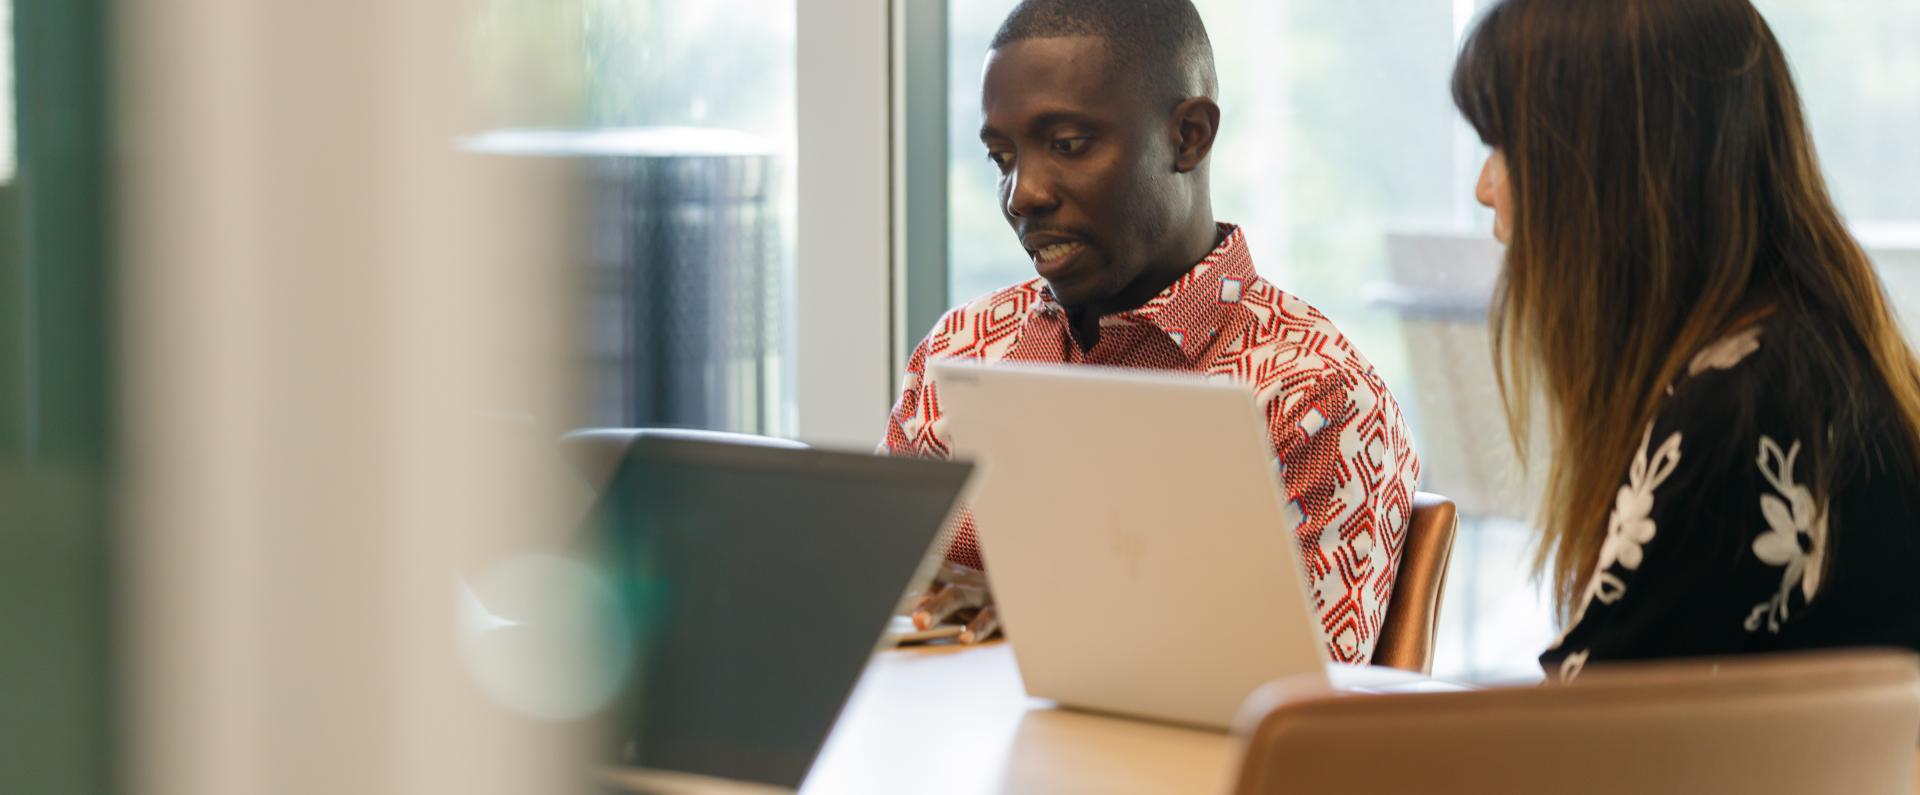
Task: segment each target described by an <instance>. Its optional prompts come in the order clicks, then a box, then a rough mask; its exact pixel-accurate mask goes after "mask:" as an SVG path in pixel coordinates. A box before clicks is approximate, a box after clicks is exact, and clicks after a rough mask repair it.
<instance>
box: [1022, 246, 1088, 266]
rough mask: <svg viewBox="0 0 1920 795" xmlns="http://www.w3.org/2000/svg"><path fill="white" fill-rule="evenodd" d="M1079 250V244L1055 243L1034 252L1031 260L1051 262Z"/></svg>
mask: <svg viewBox="0 0 1920 795" xmlns="http://www.w3.org/2000/svg"><path fill="white" fill-rule="evenodd" d="M1079 248H1080V244H1079V243H1055V244H1053V245H1051V246H1047V247H1046V248H1043V249H1040V250H1039V251H1036V252H1034V254H1033V258H1034V259H1037V260H1039V261H1041V262H1052V261H1054V260H1057V259H1060V258H1061V257H1064V256H1066V255H1068V254H1072V253H1073V252H1074V251H1076V250H1078V249H1079Z"/></svg>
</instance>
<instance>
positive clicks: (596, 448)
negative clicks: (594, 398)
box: [560, 428, 807, 492]
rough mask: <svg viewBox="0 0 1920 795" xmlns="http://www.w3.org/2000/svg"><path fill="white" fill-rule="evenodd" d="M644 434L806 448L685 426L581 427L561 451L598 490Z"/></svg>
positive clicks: (565, 438) (567, 437)
mask: <svg viewBox="0 0 1920 795" xmlns="http://www.w3.org/2000/svg"><path fill="white" fill-rule="evenodd" d="M643 436H649V437H665V438H670V439H692V440H695V441H705V442H728V443H731V444H752V445H759V446H762V447H784V448H788V449H794V450H804V449H806V447H807V446H806V445H804V444H801V443H799V442H796V441H792V440H789V439H775V438H773V437H771V436H753V435H750V434H744V433H726V432H722V431H697V430H688V429H683V428H581V429H579V430H576V431H572V432H570V433H568V434H567V435H565V436H562V437H560V454H561V455H562V456H564V457H565V458H566V459H567V461H568V463H571V464H572V465H573V467H574V471H576V472H579V473H580V477H581V478H582V479H584V480H585V481H586V482H587V485H589V486H591V487H593V489H594V491H596V492H597V491H599V490H600V487H602V486H604V485H606V483H607V481H608V480H609V479H611V478H612V477H613V471H614V469H616V468H618V467H619V466H620V459H622V458H625V457H626V455H627V448H629V447H632V446H633V441H634V440H635V439H639V438H640V437H643Z"/></svg>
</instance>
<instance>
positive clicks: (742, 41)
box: [467, 0, 795, 435]
mask: <svg viewBox="0 0 1920 795" xmlns="http://www.w3.org/2000/svg"><path fill="white" fill-rule="evenodd" d="M477 41H478V46H477V48H476V49H477V56H478V58H479V60H480V63H479V68H480V70H481V73H482V74H483V75H485V76H486V79H485V84H486V85H487V87H488V96H486V97H485V100H486V101H487V103H488V105H489V106H490V107H491V108H492V113H491V116H492V118H491V119H490V120H489V121H490V122H491V123H492V125H493V129H491V130H490V131H489V132H487V133H486V134H484V135H480V136H476V137H475V139H473V140H470V141H469V142H467V143H468V145H469V146H470V147H473V148H476V149H480V150H484V151H492V152H504V153H513V154H520V155H563V156H569V157H577V158H580V159H581V160H582V161H583V167H584V169H585V171H586V174H587V176H588V179H589V181H590V183H591V184H592V196H591V199H590V203H591V206H590V207H589V208H588V211H587V212H586V214H585V216H586V219H587V222H586V223H587V229H585V230H584V233H585V234H587V235H589V236H590V245H589V246H588V250H589V252H590V256H589V259H590V261H589V262H587V263H583V271H582V282H583V285H584V288H585V290H586V291H587V296H586V298H585V301H584V304H583V306H584V317H583V328H582V342H581V346H582V347H581V349H582V354H583V356H584V357H585V360H586V364H587V374H588V375H587V381H588V383H587V384H586V390H587V395H586V396H585V398H586V409H585V410H586V416H587V420H588V422H589V423H590V424H594V425H608V426H674V427H697V428H709V429H715V430H731V431H743V432H750V433H764V434H774V435H778V434H782V433H787V432H789V431H790V429H791V426H792V423H791V416H792V401H791V394H792V389H791V387H790V384H791V383H792V373H791V367H792V365H791V361H792V352H791V347H790V341H791V339H792V334H791V332H790V329H789V324H790V322H791V317H792V312H791V310H790V307H791V304H792V300H791V297H790V296H791V285H792V263H793V257H794V255H793V251H794V248H793V242H794V206H795V201H794V185H793V179H792V174H793V167H792V164H793V151H794V145H795V135H794V108H793V98H794V3H793V2H792V1H791V0H715V2H705V3H685V2H678V1H677V0H569V1H568V2H559V3H555V2H550V1H549V0H487V12H486V14H485V16H484V19H483V22H482V24H481V26H480V30H479V31H478V36H477Z"/></svg>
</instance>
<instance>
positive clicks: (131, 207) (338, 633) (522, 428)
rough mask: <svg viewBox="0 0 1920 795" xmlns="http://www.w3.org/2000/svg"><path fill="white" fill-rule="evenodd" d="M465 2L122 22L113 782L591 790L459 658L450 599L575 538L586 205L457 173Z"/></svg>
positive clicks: (465, 96)
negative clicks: (568, 469) (118, 642)
mask: <svg viewBox="0 0 1920 795" xmlns="http://www.w3.org/2000/svg"><path fill="white" fill-rule="evenodd" d="M470 12H471V9H469V8H468V7H467V5H466V4H465V3H463V2H459V0H410V1H409V2H394V0H326V1H325V2H295V3H261V2H257V0H126V1H125V2H123V3H122V4H121V5H120V8H119V15H118V18H117V21H116V26H115V27H116V29H117V31H118V35H119V37H120V41H119V44H118V52H117V56H118V58H117V60H118V64H117V65H118V67H119V70H120V72H119V75H118V78H119V80H120V83H119V91H118V94H119V97H120V99H119V105H118V108H117V113H118V116H119V119H118V121H119V122H120V123H121V124H120V129H121V131H122V137H121V140H120V142H119V143H120V149H121V151H122V152H123V153H124V154H125V160H124V162H122V163H120V164H119V169H120V175H121V176H122V177H123V178H124V185H125V188H126V190H125V192H124V198H123V201H122V202H121V205H120V210H121V213H122V218H123V224H122V229H121V233H122V235H123V238H122V240H123V242H122V251H123V253H124V256H125V263H126V264H125V267H124V268H123V269H122V272H123V273H124V274H125V276H126V281H125V285H124V290H123V292H122V306H123V319H124V322H123V324H122V329H123V335H124V344H123V346H122V349H123V351H124V355H125V360H124V362H123V376H124V381H123V383H124V387H125V389H124V390H123V401H124V402H123V409H124V416H125V418H126V428H125V434H126V443H127V447H126V449H127V458H126V461H127V473H126V474H127V477H128V483H129V491H128V496H127V499H126V500H125V502H124V505H122V506H121V511H122V514H123V517H124V526H125V527H126V530H127V533H126V538H127V539H128V543H127V545H126V548H125V555H124V560H125V567H126V572H125V573H126V579H125V583H126V585H125V588H124V590H123V597H124V600H125V602H124V607H125V609H124V610H123V611H122V615H123V616H124V617H125V626H124V628H123V637H124V640H125V643H124V659H125V660H127V664H126V670H127V672H128V679H127V682H126V695H127V701H128V703H129V704H130V707H129V710H130V711H129V713H128V714H127V715H126V716H125V717H126V720H125V721H124V723H123V725H124V727H125V729H126V733H125V736H126V738H127V751H128V757H127V758H128V760H129V763H128V764H127V765H126V769H125V781H126V784H127V789H128V791H130V792H136V793H156V794H166V795H173V794H176V793H177V794H178V795H188V794H189V793H191V794H192V795H229V794H231V795H241V794H242V793H245V794H246V795H255V794H256V793H265V792H272V793H288V794H297V793H361V794H373V793H441V792H446V793H456V792H457V793H525V792H564V791H568V790H569V789H574V788H579V785H580V784H581V783H582V775H583V774H584V773H585V772H587V771H589V770H590V768H588V767H587V766H584V765H581V764H579V763H580V761H581V759H580V757H581V756H582V754H584V753H585V752H587V751H589V750H591V747H590V746H591V742H590V737H588V736H587V735H585V734H584V731H585V730H584V729H583V728H581V727H580V726H578V725H572V724H566V723H558V722H549V721H543V720H539V719H535V718H531V717H526V716H524V715H523V714H522V713H517V712H514V711H513V710H511V709H509V708H508V707H506V706H503V705H501V704H498V703H495V702H494V701H492V700H490V699H489V698H488V697H487V696H486V695H484V694H483V692H482V690H481V689H480V688H479V687H478V686H476V684H475V680H474V677H473V676H471V675H469V674H468V672H467V668H466V666H465V665H464V664H463V662H462V660H461V658H460V656H459V652H458V651H457V650H458V648H459V643H458V642H457V638H456V637H455V621H454V617H455V609H456V607H457V605H458V604H459V602H458V596H459V583H460V582H461V578H462V577H472V576H476V575H479V574H481V573H483V572H485V571H487V570H489V569H490V568H492V567H496V566H497V564H500V563H502V562H503V561H508V560H512V559H515V558H516V557H518V556H524V555H527V554H530V553H534V552H539V551H541V550H546V549H550V548H555V547H558V546H559V545H561V544H562V543H564V540H565V537H564V533H565V531H566V530H567V529H568V528H566V526H565V522H564V521H559V520H558V517H560V516H561V515H562V513H563V512H564V511H563V506H564V505H565V500H564V498H566V497H568V496H577V495H568V494H567V493H565V490H564V488H563V486H565V485H566V484H565V483H564V482H563V481H562V478H564V477H565V473H564V472H563V471H561V470H560V469H559V468H558V467H557V464H558V463H559V462H558V461H557V460H554V459H553V458H552V453H551V448H550V445H549V444H548V443H549V442H550V441H551V439H552V438H553V436H552V435H551V434H552V433H556V432H557V431H558V430H560V429H563V428H564V427H565V426H566V424H567V420H568V418H569V417H570V415H571V413H570V411H569V408H568V407H569V406H570V405H572V402H571V397H570V394H569V392H570V390H572V389H573V379H572V377H571V374H570V372H569V368H568V367H567V365H568V363H569V362H570V361H571V359H572V354H571V347H570V346H569V340H568V337H567V334H568V333H569V331H570V329H571V326H570V325H569V324H568V321H567V318H569V317H570V310H569V308H568V305H567V304H568V296H569V295H571V287H572V285H571V284H569V283H568V282H567V278H568V277H567V274H568V273H569V272H570V269H569V268H568V267H567V266H568V265H570V264H571V263H572V262H574V261H575V258H574V254H573V252H572V251H570V250H569V245H570V243H569V241H573V240H577V239H579V237H580V236H579V235H577V234H574V233H573V231H572V230H571V229H570V228H569V226H568V224H569V223H570V221H569V219H570V218H573V217H574V216H575V213H573V212H572V210H571V205H572V203H573V201H574V200H575V195H574V192H573V191H572V189H571V184H572V183H571V181H570V179H569V178H568V175H567V174H565V173H563V172H561V171H560V170H559V169H561V168H563V167H564V164H563V163H562V162H560V161H557V160H531V161H507V160H502V159H488V158H484V157H481V156H475V155H462V154H459V153H457V152H456V150H455V147H454V140H455V139H456V138H457V137H458V136H460V135H462V134H467V133H472V132H474V131H475V130H474V129H471V128H470V126H469V119H470V118H471V117H470V115H469V108H468V107H467V105H468V103H469V100H470V99H471V98H472V97H473V96H474V93H473V92H472V91H471V90H470V87H469V86H468V84H467V78H468V75H467V72H468V71H469V70H468V67H469V63H468V61H469V58H470V52H469V45H470V26H469V25H468V24H467V20H468V19H469V14H470ZM102 233H103V234H105V233H107V230H102ZM566 518H567V519H571V518H573V517H572V516H568V517H566ZM569 659H571V658H569V657H567V656H565V655H564V654H562V655H558V656H555V657H552V658H550V659H549V661H548V662H549V663H550V665H549V667H550V668H552V667H553V666H554V665H557V666H559V667H561V668H564V667H565V665H566V664H567V661H568V660H569ZM560 673H562V674H564V673H565V672H564V671H561V672H560Z"/></svg>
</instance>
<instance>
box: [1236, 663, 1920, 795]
mask: <svg viewBox="0 0 1920 795" xmlns="http://www.w3.org/2000/svg"><path fill="white" fill-rule="evenodd" d="M1238 728H1239V730H1240V734H1241V736H1242V737H1244V738H1246V756H1245V757H1244V759H1243V760H1242V767H1241V771H1240V776H1239V780H1238V783H1237V785H1236V789H1235V791H1236V792H1237V793H1239V795H1272V794H1273V793H1289V792H1313V793H1319V792H1421V793H1430V794H1431V795H1448V794H1449V793H1476V794H1478V793H1507V792H1556V793H1576V794H1577V793H1621V792H1633V793H1698V792H1739V793H1750V794H1754V795H1767V794H1768V793H1822V792H1846V793H1868V792H1872V793H1898V792H1906V791H1908V788H1909V787H1911V786H1913V783H1914V780H1915V779H1914V764H1915V755H1914V752H1915V745H1916V742H1920V656H1916V655H1914V654H1913V653H1912V652H1908V651H1904V650H1901V651H1888V650H1859V651H1834V652H1814V653H1801V654H1778V655H1769V656H1757V657H1748V658H1726V659H1719V660H1696V661H1674V662H1662V663H1637V664H1632V665H1620V666H1615V667H1612V668H1610V669H1609V668H1604V667H1601V666H1590V667H1589V668H1588V669H1587V671H1586V673H1584V674H1582V675H1581V677H1580V678H1579V679H1578V680H1577V681H1576V682H1574V683H1573V684H1570V685H1565V686H1549V687H1512V688H1500V689H1490V690H1481V691H1474V692H1460V693H1406V694H1394V695H1335V694H1333V693H1331V692H1330V691H1328V690H1327V689H1326V687H1325V685H1324V684H1323V683H1313V682H1310V681H1306V680H1301V679H1294V680H1282V681H1280V682H1276V683H1273V684H1271V685H1268V686H1267V687H1266V688H1263V689H1262V690H1261V691H1259V692H1257V693H1255V694H1254V696H1253V697H1251V698H1250V699H1249V700H1248V702H1247V706H1246V708H1245V710H1244V711H1243V712H1242V714H1241V723H1240V726H1239V727H1238Z"/></svg>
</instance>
